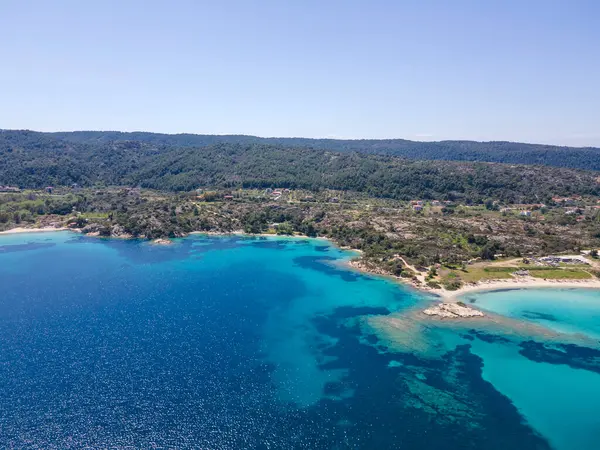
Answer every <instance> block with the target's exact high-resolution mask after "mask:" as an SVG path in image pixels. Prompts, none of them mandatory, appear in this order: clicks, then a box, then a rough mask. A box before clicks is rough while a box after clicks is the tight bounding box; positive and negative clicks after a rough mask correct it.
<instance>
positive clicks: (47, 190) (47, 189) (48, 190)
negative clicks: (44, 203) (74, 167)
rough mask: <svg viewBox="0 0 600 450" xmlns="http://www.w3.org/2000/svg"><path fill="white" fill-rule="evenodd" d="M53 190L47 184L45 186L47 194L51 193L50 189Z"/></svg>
mask: <svg viewBox="0 0 600 450" xmlns="http://www.w3.org/2000/svg"><path fill="white" fill-rule="evenodd" d="M53 190H54V188H53V187H52V186H47V187H46V192H47V193H48V194H52V191H53Z"/></svg>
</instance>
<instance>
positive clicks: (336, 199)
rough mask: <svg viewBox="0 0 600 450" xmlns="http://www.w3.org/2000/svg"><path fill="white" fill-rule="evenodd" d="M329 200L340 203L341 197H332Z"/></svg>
mask: <svg viewBox="0 0 600 450" xmlns="http://www.w3.org/2000/svg"><path fill="white" fill-rule="evenodd" d="M329 201H330V202H331V203H339V202H340V199H339V198H337V197H331V198H330V199H329Z"/></svg>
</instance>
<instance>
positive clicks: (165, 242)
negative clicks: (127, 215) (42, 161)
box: [152, 238, 173, 245]
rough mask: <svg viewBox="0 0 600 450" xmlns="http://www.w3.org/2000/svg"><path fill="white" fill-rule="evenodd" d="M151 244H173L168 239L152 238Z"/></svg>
mask: <svg viewBox="0 0 600 450" xmlns="http://www.w3.org/2000/svg"><path fill="white" fill-rule="evenodd" d="M152 244H154V245H171V244H173V241H171V240H170V239H161V238H159V239H154V240H153V241H152Z"/></svg>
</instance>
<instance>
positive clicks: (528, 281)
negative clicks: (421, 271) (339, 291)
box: [346, 260, 600, 303]
mask: <svg viewBox="0 0 600 450" xmlns="http://www.w3.org/2000/svg"><path fill="white" fill-rule="evenodd" d="M346 266H347V267H349V268H350V269H352V270H356V271H358V272H363V273H367V274H370V275H374V276H379V277H384V278H387V279H389V280H390V281H392V282H395V283H399V284H401V285H402V286H405V287H408V288H411V289H415V290H417V291H419V292H420V293H422V294H426V295H429V296H433V297H436V298H437V299H438V300H440V301H442V302H446V303H452V302H458V301H460V300H461V299H462V298H463V297H464V296H465V295H468V294H474V293H476V292H493V291H498V290H506V289H510V290H513V289H515V290H516V289H543V288H555V289H556V288H558V289H563V288H567V289H569V288H575V289H599V290H600V279H593V278H592V279H585V280H544V279H540V278H532V277H520V278H511V279H499V280H488V281H480V282H478V283H471V284H467V285H463V286H462V287H461V288H459V289H457V290H455V291H449V290H447V289H443V288H442V289H434V288H430V287H429V286H424V285H423V282H424V281H423V280H422V279H421V278H424V277H423V275H421V277H419V275H417V279H418V280H419V283H416V282H414V281H413V280H412V279H409V278H402V277H397V276H394V275H391V274H387V273H385V272H383V271H382V270H380V269H378V268H375V269H373V268H370V267H369V266H367V265H365V264H364V263H363V262H362V261H361V260H358V261H348V262H347V264H346ZM409 268H412V266H409ZM416 273H417V274H418V272H416Z"/></svg>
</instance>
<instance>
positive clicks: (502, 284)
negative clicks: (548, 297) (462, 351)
mask: <svg viewBox="0 0 600 450" xmlns="http://www.w3.org/2000/svg"><path fill="white" fill-rule="evenodd" d="M535 288H558V289H561V288H583V289H600V280H598V279H589V280H564V281H561V280H540V279H536V278H518V279H517V278H515V279H512V280H493V281H485V282H480V283H477V284H469V285H466V286H463V287H461V288H460V289H458V290H456V291H447V290H445V289H427V290H426V292H430V293H435V294H437V295H439V296H440V297H441V298H442V299H443V300H444V301H458V300H460V298H461V297H463V296H465V295H467V294H471V293H475V292H485V291H496V290H499V289H535Z"/></svg>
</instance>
